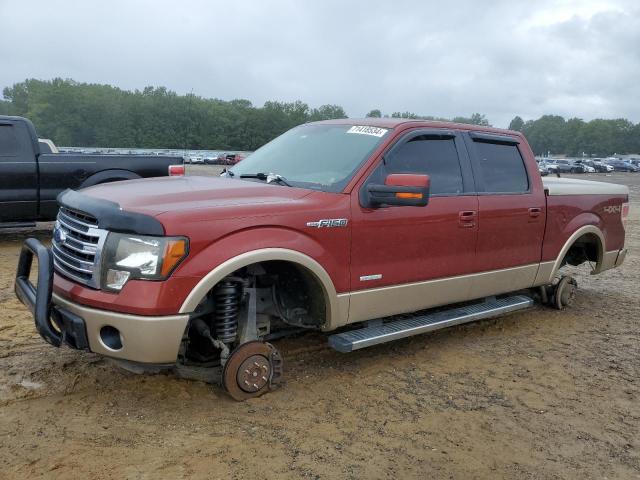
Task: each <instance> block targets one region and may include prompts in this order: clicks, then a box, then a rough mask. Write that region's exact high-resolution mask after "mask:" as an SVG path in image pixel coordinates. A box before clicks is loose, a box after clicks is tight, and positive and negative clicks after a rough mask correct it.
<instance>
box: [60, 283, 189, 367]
mask: <svg viewBox="0 0 640 480" xmlns="http://www.w3.org/2000/svg"><path fill="white" fill-rule="evenodd" d="M53 303H54V304H56V305H59V306H60V307H62V308H64V309H66V310H69V311H70V312H71V313H75V314H76V315H78V316H79V317H81V318H82V319H83V320H84V322H85V325H86V328H87V338H88V340H89V348H90V349H91V351H92V352H95V353H99V354H102V355H107V356H109V357H114V358H122V359H125V360H130V361H132V362H142V363H175V361H176V359H177V358H178V349H179V348H180V342H181V340H182V335H183V333H184V330H185V328H186V327H187V322H188V321H189V315H168V316H162V317H146V316H141V315H129V314H125V313H116V312H110V311H107V310H97V309H95V308H89V307H85V306H83V305H79V304H77V303H73V302H70V301H69V300H66V299H64V298H62V297H61V296H59V295H56V294H54V295H53ZM106 325H109V326H112V327H115V328H117V329H118V330H119V331H120V338H121V340H122V348H121V349H119V350H113V349H111V348H109V347H107V346H106V345H105V344H104V343H103V341H102V339H101V338H100V329H101V328H102V327H104V326H106Z"/></svg>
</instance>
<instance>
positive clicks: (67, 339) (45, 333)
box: [15, 239, 189, 364]
mask: <svg viewBox="0 0 640 480" xmlns="http://www.w3.org/2000/svg"><path fill="white" fill-rule="evenodd" d="M34 256H36V257H37V258H38V285H37V287H36V286H34V285H33V284H32V283H31V282H30V281H29V273H30V271H31V266H32V263H33V257H34ZM52 284H53V264H52V257H51V252H50V250H49V249H47V248H46V247H44V246H43V245H42V244H41V243H40V242H39V241H38V240H35V239H28V240H27V241H26V242H25V244H24V246H23V248H22V252H21V254H20V260H19V262H18V271H17V273H16V281H15V292H16V296H17V297H18V298H19V299H20V301H21V302H22V303H24V304H25V305H26V306H27V308H29V310H30V311H31V312H32V314H33V317H34V320H35V324H36V329H37V330H38V333H40V335H41V336H42V338H44V339H45V340H46V341H47V342H48V343H50V344H51V345H54V346H56V347H59V346H60V345H61V344H62V343H65V344H67V345H69V346H70V347H72V348H76V349H80V350H89V351H92V352H95V353H99V354H102V355H106V356H109V357H114V358H120V359H124V360H130V361H132V362H140V363H156V364H172V363H175V362H176V359H177V357H178V350H179V348H180V342H181V341H182V336H183V334H184V331H185V329H186V328H187V324H188V322H189V316H188V315H185V314H181V315H166V316H142V315H130V314H125V313H117V312H113V311H109V310H102V309H96V308H90V307H86V306H84V305H81V304H78V303H75V302H72V301H70V300H68V299H66V298H64V297H62V296H61V295H58V294H53V293H52Z"/></svg>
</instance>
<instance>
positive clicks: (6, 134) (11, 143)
mask: <svg viewBox="0 0 640 480" xmlns="http://www.w3.org/2000/svg"><path fill="white" fill-rule="evenodd" d="M17 154H18V139H17V137H16V131H15V128H14V127H13V125H0V157H14V156H16V155H17Z"/></svg>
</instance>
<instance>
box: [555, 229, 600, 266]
mask: <svg viewBox="0 0 640 480" xmlns="http://www.w3.org/2000/svg"><path fill="white" fill-rule="evenodd" d="M603 251H604V248H603V246H602V243H601V241H600V238H599V237H598V236H597V235H596V234H594V233H585V234H584V235H582V236H580V237H578V238H577V239H576V241H575V242H573V245H571V247H569V250H567V253H566V254H565V256H564V258H563V259H562V263H561V264H560V266H563V265H566V264H569V265H573V266H577V265H581V264H583V263H584V262H595V263H596V264H599V263H600V262H601V261H602V256H603Z"/></svg>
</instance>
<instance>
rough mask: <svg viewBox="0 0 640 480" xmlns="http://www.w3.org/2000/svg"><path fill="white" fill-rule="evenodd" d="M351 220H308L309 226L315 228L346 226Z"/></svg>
mask: <svg viewBox="0 0 640 480" xmlns="http://www.w3.org/2000/svg"><path fill="white" fill-rule="evenodd" d="M347 223H349V220H348V219H346V218H325V219H322V220H317V221H315V222H307V227H313V228H330V227H346V226H347Z"/></svg>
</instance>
